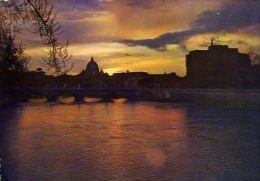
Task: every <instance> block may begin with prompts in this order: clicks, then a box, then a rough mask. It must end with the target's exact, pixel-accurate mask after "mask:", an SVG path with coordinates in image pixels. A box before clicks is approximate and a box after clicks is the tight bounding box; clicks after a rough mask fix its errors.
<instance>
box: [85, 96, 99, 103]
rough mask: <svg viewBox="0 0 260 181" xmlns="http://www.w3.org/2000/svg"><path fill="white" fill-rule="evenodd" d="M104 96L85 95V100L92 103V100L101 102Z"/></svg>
mask: <svg viewBox="0 0 260 181" xmlns="http://www.w3.org/2000/svg"><path fill="white" fill-rule="evenodd" d="M101 100H102V98H95V97H85V98H84V101H85V102H89V103H92V102H99V101H101Z"/></svg>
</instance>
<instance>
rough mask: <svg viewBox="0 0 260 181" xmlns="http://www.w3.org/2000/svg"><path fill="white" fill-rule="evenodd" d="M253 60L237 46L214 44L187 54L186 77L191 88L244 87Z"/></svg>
mask: <svg viewBox="0 0 260 181" xmlns="http://www.w3.org/2000/svg"><path fill="white" fill-rule="evenodd" d="M250 67H251V60H250V57H249V55H248V54H243V53H239V52H238V49H237V48H229V47H228V46H227V45H214V44H213V40H212V41H211V45H210V46H209V47H208V50H194V51H190V52H189V54H188V55H186V79H187V86H188V87H189V88H244V87H245V85H246V82H247V79H248V75H249V71H250Z"/></svg>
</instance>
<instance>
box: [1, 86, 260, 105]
mask: <svg viewBox="0 0 260 181" xmlns="http://www.w3.org/2000/svg"><path fill="white" fill-rule="evenodd" d="M0 93H1V94H2V95H9V96H11V97H13V98H15V99H17V100H18V101H27V100H28V98H29V97H30V96H39V97H45V98H47V101H56V100H57V98H58V96H73V97H74V100H75V102H82V101H84V98H85V97H94V98H102V100H103V101H110V100H111V99H115V98H126V99H128V100H129V101H136V100H146V101H163V102H175V103H181V102H182V103H199V104H215V105H224V106H234V107H243V108H257V109H259V108H260V90H238V89H160V88H156V89H150V88H35V87H31V88H5V89H3V88H2V89H0ZM2 97H3V96H2Z"/></svg>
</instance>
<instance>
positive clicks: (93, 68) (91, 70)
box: [86, 57, 99, 75]
mask: <svg viewBox="0 0 260 181" xmlns="http://www.w3.org/2000/svg"><path fill="white" fill-rule="evenodd" d="M86 73H87V74H89V75H96V74H98V73H99V69H98V64H97V63H96V62H95V61H94V58H93V57H91V60H90V62H89V63H88V64H87V66H86Z"/></svg>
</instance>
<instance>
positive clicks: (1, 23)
mask: <svg viewBox="0 0 260 181" xmlns="http://www.w3.org/2000/svg"><path fill="white" fill-rule="evenodd" d="M21 7H22V5H21V4H19V3H18V2H17V1H15V0H12V1H0V72H3V71H8V70H16V71H19V72H23V71H27V70H28V64H29V61H30V57H29V56H28V55H26V54H24V49H25V46H24V44H23V43H22V42H18V41H16V36H17V34H19V33H21V29H20V28H19V26H18V25H19V20H20V17H21V16H20V15H21Z"/></svg>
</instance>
